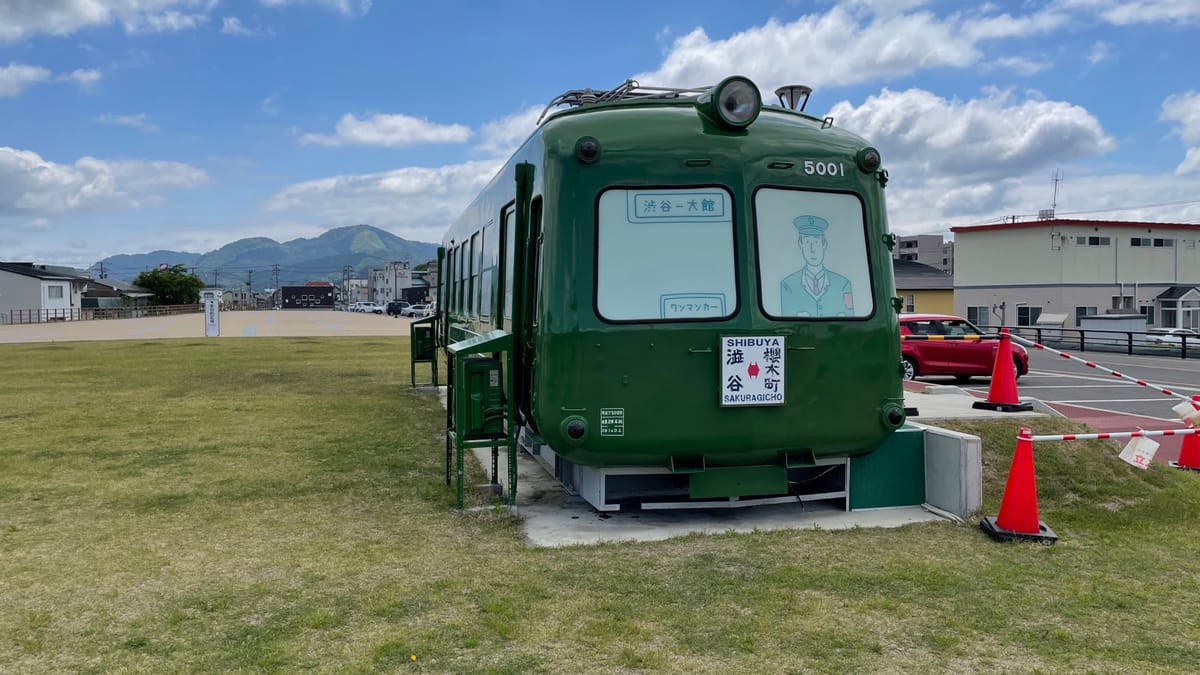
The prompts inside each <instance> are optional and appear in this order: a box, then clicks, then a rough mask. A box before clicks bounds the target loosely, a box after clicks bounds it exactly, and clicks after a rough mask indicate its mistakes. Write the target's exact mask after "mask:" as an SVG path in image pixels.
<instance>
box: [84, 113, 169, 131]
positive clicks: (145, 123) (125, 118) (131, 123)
mask: <svg viewBox="0 0 1200 675" xmlns="http://www.w3.org/2000/svg"><path fill="white" fill-rule="evenodd" d="M96 121H97V122H100V123H101V124H116V125H120V126H125V127H130V128H132V129H137V130H139V131H144V132H146V133H148V134H156V133H158V125H156V124H155V123H153V122H151V121H150V116H149V115H147V114H146V113H138V114H136V115H112V114H108V113H105V114H103V115H101V116H99V117H97V118H96Z"/></svg>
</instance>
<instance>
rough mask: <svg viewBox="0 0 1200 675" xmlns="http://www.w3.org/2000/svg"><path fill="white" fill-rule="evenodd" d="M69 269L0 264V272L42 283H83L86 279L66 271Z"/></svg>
mask: <svg viewBox="0 0 1200 675" xmlns="http://www.w3.org/2000/svg"><path fill="white" fill-rule="evenodd" d="M68 269H69V268H64V267H54V266H53V265H34V264H33V263H13V262H0V271H4V272H12V273H13V274H20V275H23V276H27V277H33V278H35V279H42V280H43V281H85V280H88V279H87V277H85V276H82V275H80V274H76V273H74V272H72V271H68Z"/></svg>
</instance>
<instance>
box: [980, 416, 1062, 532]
mask: <svg viewBox="0 0 1200 675" xmlns="http://www.w3.org/2000/svg"><path fill="white" fill-rule="evenodd" d="M1032 436H1033V432H1032V431H1031V430H1030V429H1028V428H1022V429H1021V432H1020V434H1018V435H1017V447H1016V450H1014V451H1013V459H1012V466H1011V467H1009V469H1008V482H1007V483H1005V484H1004V498H1003V499H1002V500H1001V501H1000V515H999V516H997V517H995V518H992V517H990V516H988V517H985V518H984V519H983V520H981V521H979V529H981V530H983V531H984V532H986V533H987V534H988V536H989V537H991V538H992V539H995V540H996V541H1013V540H1016V539H1023V540H1029V541H1040V542H1042V543H1043V544H1053V543H1054V542H1056V541H1058V535H1056V534H1054V530H1051V529H1050V528H1049V527H1048V526H1047V525H1046V524H1045V523H1043V522H1042V521H1040V520H1038V511H1037V483H1036V481H1035V480H1034V477H1033V440H1032Z"/></svg>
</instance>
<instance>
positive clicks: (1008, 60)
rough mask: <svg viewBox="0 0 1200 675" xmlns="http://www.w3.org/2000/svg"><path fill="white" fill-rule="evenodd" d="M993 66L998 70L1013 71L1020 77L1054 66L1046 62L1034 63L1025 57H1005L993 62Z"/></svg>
mask: <svg viewBox="0 0 1200 675" xmlns="http://www.w3.org/2000/svg"><path fill="white" fill-rule="evenodd" d="M991 65H992V66H994V67H996V68H1004V69H1005V70H1011V71H1013V72H1015V73H1016V74H1018V75H1026V76H1028V75H1036V74H1037V73H1040V72H1042V71H1043V70H1047V69H1049V68H1050V67H1051V66H1052V65H1053V64H1051V63H1048V62H1046V61H1034V60H1032V59H1027V58H1025V57H1023V56H1004V57H1000V58H998V59H995V60H994V61H992V63H991Z"/></svg>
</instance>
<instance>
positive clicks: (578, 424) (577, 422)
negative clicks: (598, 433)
mask: <svg viewBox="0 0 1200 675" xmlns="http://www.w3.org/2000/svg"><path fill="white" fill-rule="evenodd" d="M559 428H560V429H561V431H562V433H563V435H564V436H566V437H567V442H568V443H570V444H571V445H579V444H580V443H583V441H584V440H585V439H586V438H587V432H588V427H587V420H585V419H583V418H582V417H580V416H579V415H571V416H570V417H568V418H566V419H565V420H563V421H562V424H561V425H560V427H559Z"/></svg>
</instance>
